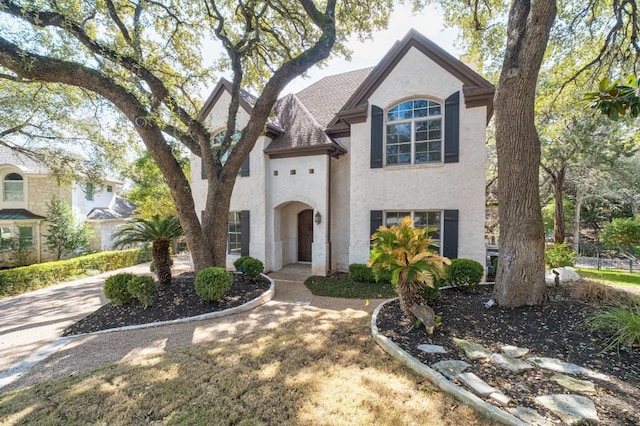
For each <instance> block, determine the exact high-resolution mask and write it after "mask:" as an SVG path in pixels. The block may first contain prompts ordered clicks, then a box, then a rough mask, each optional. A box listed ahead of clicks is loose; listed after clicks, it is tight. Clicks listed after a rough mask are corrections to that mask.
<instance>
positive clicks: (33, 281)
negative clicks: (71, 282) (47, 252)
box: [0, 248, 150, 298]
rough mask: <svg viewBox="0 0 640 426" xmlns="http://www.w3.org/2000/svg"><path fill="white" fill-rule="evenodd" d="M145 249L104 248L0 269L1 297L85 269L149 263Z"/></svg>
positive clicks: (109, 269)
mask: <svg viewBox="0 0 640 426" xmlns="http://www.w3.org/2000/svg"><path fill="white" fill-rule="evenodd" d="M149 260H150V252H149V250H148V249H145V248H141V249H131V250H122V251H103V252H100V253H95V254H90V255H87V256H81V257H75V258H73V259H69V260H58V261H55V262H47V263H36V264H34V265H29V266H23V267H20V268H13V269H5V270H2V271H0V298H2V297H7V296H15V295H16V294H21V293H25V292H27V291H31V290H37V289H39V288H43V287H47V286H50V285H52V284H57V283H59V282H61V281H65V280H67V279H68V278H70V277H74V276H78V275H82V274H85V273H86V272H87V271H88V270H98V271H100V272H106V271H112V270H114V269H120V268H126V267H128V266H133V265H136V264H138V263H143V262H148V261H149Z"/></svg>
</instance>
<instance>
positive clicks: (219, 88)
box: [197, 78, 253, 121]
mask: <svg viewBox="0 0 640 426" xmlns="http://www.w3.org/2000/svg"><path fill="white" fill-rule="evenodd" d="M232 88H233V86H232V84H231V82H230V81H229V80H227V79H225V78H221V79H220V81H219V82H218V84H216V87H214V88H213V90H212V91H211V94H210V95H209V97H208V98H207V100H206V101H205V103H204V105H203V106H202V108H201V109H200V111H199V112H198V115H197V118H198V120H200V121H204V119H205V118H207V116H208V115H209V113H210V112H211V110H212V109H213V106H214V105H215V104H216V103H217V102H218V100H219V99H220V97H221V96H222V94H223V93H224V91H225V90H226V91H227V92H228V93H229V94H231V93H232ZM240 106H241V107H242V108H243V109H244V110H245V111H246V112H247V113H248V114H251V112H252V111H253V106H251V104H250V103H249V102H247V100H246V99H245V98H244V97H243V96H240Z"/></svg>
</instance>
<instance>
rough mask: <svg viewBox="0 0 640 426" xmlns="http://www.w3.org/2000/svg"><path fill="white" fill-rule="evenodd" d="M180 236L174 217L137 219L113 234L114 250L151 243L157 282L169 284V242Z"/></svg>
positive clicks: (180, 231) (177, 222) (176, 219)
mask: <svg viewBox="0 0 640 426" xmlns="http://www.w3.org/2000/svg"><path fill="white" fill-rule="evenodd" d="M181 235H182V227H181V226H180V221H179V220H178V218H176V217H168V218H166V219H160V216H158V215H155V216H153V217H152V218H151V219H150V220H148V219H142V218H137V219H133V220H132V221H131V222H128V223H126V224H124V225H122V226H120V227H118V229H117V230H116V231H115V232H114V233H113V236H112V239H113V242H114V246H115V247H116V248H121V247H125V246H130V245H132V244H136V243H151V247H152V255H153V261H154V262H155V264H156V273H157V274H158V282H160V284H163V285H169V284H171V257H170V254H169V248H170V246H171V240H173V239H174V238H178V237H179V236H181Z"/></svg>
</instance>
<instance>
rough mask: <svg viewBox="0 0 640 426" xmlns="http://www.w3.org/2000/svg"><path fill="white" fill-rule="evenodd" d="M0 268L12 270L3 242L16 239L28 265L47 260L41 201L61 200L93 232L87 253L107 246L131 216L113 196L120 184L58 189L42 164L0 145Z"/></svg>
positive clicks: (44, 205) (130, 208) (124, 204)
mask: <svg viewBox="0 0 640 426" xmlns="http://www.w3.org/2000/svg"><path fill="white" fill-rule="evenodd" d="M0 179H1V183H2V187H1V188H2V195H1V197H0V266H12V265H11V256H10V254H9V244H8V241H9V240H10V239H13V238H19V239H21V240H22V241H23V243H24V244H25V245H26V246H27V247H30V248H31V249H32V255H31V256H30V263H33V262H36V263H37V262H44V261H48V260H53V259H54V255H53V254H52V253H50V252H49V251H48V250H47V247H46V239H45V236H46V234H47V229H48V226H49V224H48V223H47V222H46V219H45V217H46V215H47V203H49V202H50V201H51V200H52V199H54V198H58V199H64V200H66V201H67V202H68V203H69V204H70V205H71V207H72V210H73V212H74V215H75V217H76V218H77V219H78V220H83V221H87V222H89V223H90V225H91V227H92V228H93V231H94V240H93V241H92V242H91V245H90V249H91V250H95V251H98V250H108V249H111V248H112V242H111V234H112V232H113V230H114V228H115V227H116V226H118V225H120V224H122V223H124V222H125V221H126V220H127V219H128V218H129V217H131V215H132V214H133V211H134V208H135V206H133V205H132V204H131V203H129V202H127V201H125V200H124V199H122V198H121V197H119V196H118V195H117V191H118V190H119V188H120V186H121V185H122V184H121V183H120V182H117V181H113V180H110V181H106V182H105V183H104V185H103V186H102V187H100V188H96V187H94V186H93V185H90V184H82V185H81V184H74V185H72V186H64V185H60V184H59V183H58V180H57V179H56V178H55V177H54V176H52V175H51V173H50V172H49V170H48V169H47V167H46V166H44V165H43V164H41V163H39V162H37V161H34V160H32V159H31V158H29V157H27V156H25V155H21V154H17V153H15V152H14V151H12V150H11V149H9V148H7V147H4V146H0Z"/></svg>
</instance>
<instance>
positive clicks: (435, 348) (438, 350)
mask: <svg viewBox="0 0 640 426" xmlns="http://www.w3.org/2000/svg"><path fill="white" fill-rule="evenodd" d="M418 349H420V350H421V351H424V352H426V353H429V354H446V353H447V350H446V349H445V348H444V347H443V346H440V345H428V344H426V343H423V344H422V345H418Z"/></svg>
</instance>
